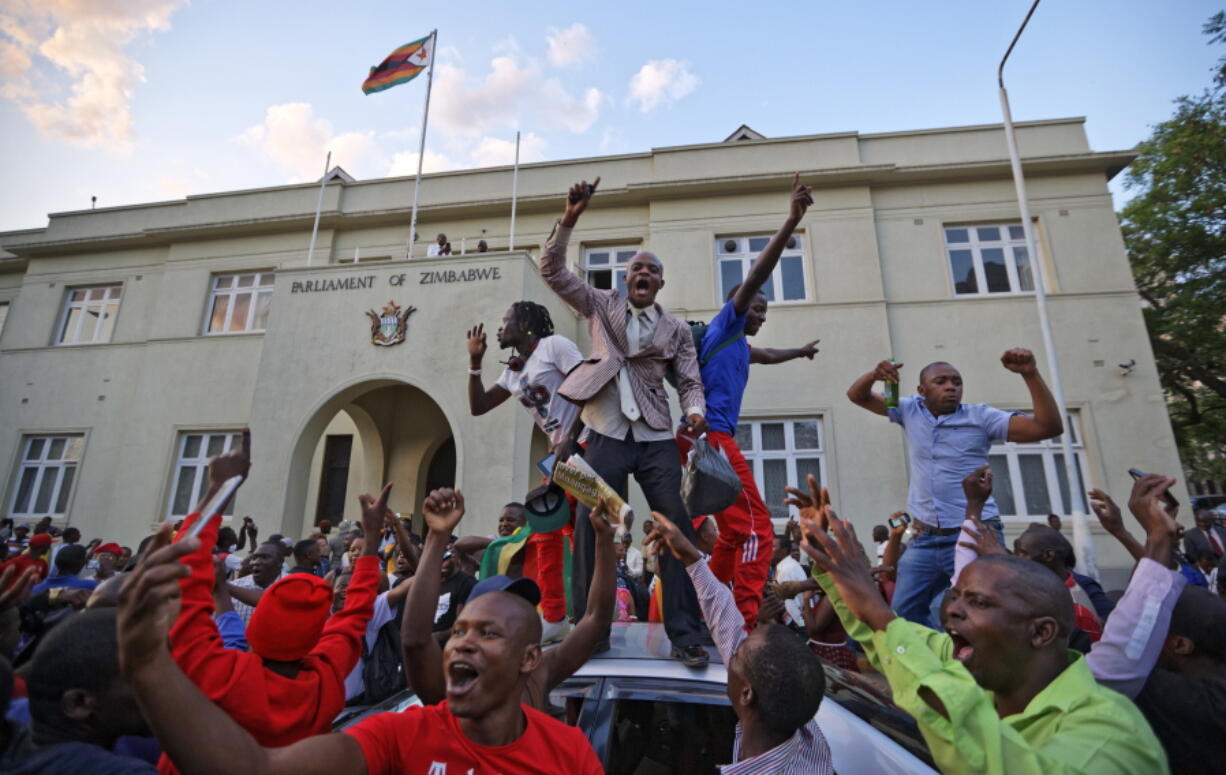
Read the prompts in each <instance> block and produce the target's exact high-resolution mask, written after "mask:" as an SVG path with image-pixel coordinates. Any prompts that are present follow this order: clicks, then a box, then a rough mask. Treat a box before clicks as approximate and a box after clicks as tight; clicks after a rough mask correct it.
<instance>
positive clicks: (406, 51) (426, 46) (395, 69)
mask: <svg viewBox="0 0 1226 775" xmlns="http://www.w3.org/2000/svg"><path fill="white" fill-rule="evenodd" d="M433 57H434V33H431V34H429V35H427V36H426V37H424V38H422V39H421V40H415V41H413V42H412V43H405V44H404V45H403V46H401V47H400V48H398V49H396V50H395V51H393V52H392V53H390V54H388V55H387V59H384V60H383V61H382V62H381V63H380V64H379V66H378V67H372V68H370V75H368V76H366V80H365V81H364V82H363V83H362V91H363V92H364V93H366V94H373V93H374V92H377V91H383V90H384V89H390V88H392V87H393V86H396V85H398V84H402V83H407V82H408V81H411V80H413V79H414V78H416V77H417V76H418V74H420V73H421V71H422V70H425V69H426V68H427V67H429V66H430V61H431V59H432V58H433Z"/></svg>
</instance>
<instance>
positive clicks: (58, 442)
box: [47, 436, 64, 460]
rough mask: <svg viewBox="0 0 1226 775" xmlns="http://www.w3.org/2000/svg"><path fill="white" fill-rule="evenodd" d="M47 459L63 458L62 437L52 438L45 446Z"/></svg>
mask: <svg viewBox="0 0 1226 775" xmlns="http://www.w3.org/2000/svg"><path fill="white" fill-rule="evenodd" d="M47 459H48V460H63V459H64V438H63V437H62V436H61V437H59V438H54V439H52V440H51V444H50V446H48V447H47Z"/></svg>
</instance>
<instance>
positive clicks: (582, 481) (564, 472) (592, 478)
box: [553, 455, 634, 525]
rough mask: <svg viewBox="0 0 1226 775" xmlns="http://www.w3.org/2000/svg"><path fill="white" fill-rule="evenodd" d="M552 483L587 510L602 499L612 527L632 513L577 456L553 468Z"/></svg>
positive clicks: (615, 492) (620, 498)
mask: <svg viewBox="0 0 1226 775" xmlns="http://www.w3.org/2000/svg"><path fill="white" fill-rule="evenodd" d="M553 481H554V482H555V483H557V485H558V486H559V487H561V488H562V489H563V490H566V491H567V492H568V493H570V494H571V495H573V496H575V500H577V501H579V502H580V503H582V504H583V505H584V506H587V507H588V508H589V509H594V508H596V507H597V506H598V505H599V504H600V499H601V498H603V499H604V500H605V502H606V503H608V504H609V511H610V514H609V520H610V522H612V523H613V524H614V525H620V524H622V523H623V522H624V521H625V519H626V517H628V516H629V515H631V514H633V513H634V512H633V511H632V510H631V508H630V506H628V505H627V504H626V502H625V501H624V500H622V497H621V496H620V495H618V494H617V491H616V490H614V489H613V488H612V487H610V486H609V484H608V482H606V481H605V480H604V479H601V478H600V476H599V475H597V473H596V472H595V471H593V470H592V467H591V466H590V465H588V464H587V463H586V462H584V460H583V458H581V457H579V456H578V455H572V456H571V457H570V458H569V459H567V460H565V461H563V462H561V463H558V464H557V465H556V466H554V469H553Z"/></svg>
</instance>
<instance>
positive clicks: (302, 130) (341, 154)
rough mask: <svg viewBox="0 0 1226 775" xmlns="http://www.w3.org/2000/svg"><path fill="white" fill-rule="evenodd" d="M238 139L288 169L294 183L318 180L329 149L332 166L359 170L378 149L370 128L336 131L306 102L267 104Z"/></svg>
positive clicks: (370, 160) (369, 164) (369, 160)
mask: <svg viewBox="0 0 1226 775" xmlns="http://www.w3.org/2000/svg"><path fill="white" fill-rule="evenodd" d="M237 140H238V142H239V143H240V144H242V145H245V146H247V147H248V148H252V149H254V150H257V151H259V152H260V153H262V154H263V155H265V156H267V157H268V158H269V159H271V160H272V161H273V162H274V163H276V164H277V165H278V166H280V167H281V168H283V169H285V170H286V171H288V172H290V173H291V174H292V176H293V177H292V178H291V182H295V183H300V182H303V181H307V180H318V179H319V176H320V175H321V174H323V161H324V158H325V156H326V154H327V152H328V151H332V165H333V166H336V165H340V166H342V167H345V168H346V169H347V170H348V171H349V172H350V173H351V174H360V173H358V172H357V170H361V169H363V168H366V167H369V166H371V162H372V161H374V158H373V157H374V156H375V155H376V153H377V149H378V145H377V143H376V140H375V133H374V132H373V131H369V130H367V131H361V132H345V133H343V134H336V132H335V131H334V130H333V128H332V124H331V122H329V121H327V120H325V119H322V118H317V117H316V116H315V111H314V109H313V108H312V107H311V106H310V104H308V103H306V102H287V103H284V104H281V105H272V106H270V107H269V108H268V110H267V111H265V113H264V120H263V121H262V122H260V123H259V124H255V125H254V126H250V127H247V128H246V129H245V130H243V131H242V133H241V134H239V136H238V138H237Z"/></svg>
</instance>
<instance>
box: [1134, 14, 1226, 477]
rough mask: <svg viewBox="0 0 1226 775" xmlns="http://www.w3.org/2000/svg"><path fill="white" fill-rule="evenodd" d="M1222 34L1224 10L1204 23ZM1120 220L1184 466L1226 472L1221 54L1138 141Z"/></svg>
mask: <svg viewBox="0 0 1226 775" xmlns="http://www.w3.org/2000/svg"><path fill="white" fill-rule="evenodd" d="M1205 34H1206V35H1208V36H1209V38H1210V43H1211V44H1219V43H1223V42H1226V13H1223V12H1219V13H1217V14H1216V15H1214V16H1213V17H1212V18H1211V19H1210V20H1209V22H1208V23H1206V24H1205ZM1137 152H1138V153H1139V156H1138V157H1137V160H1136V161H1134V162H1133V163H1132V166H1131V167H1130V168H1129V171H1128V175H1127V177H1126V178H1125V185H1126V186H1127V187H1128V188H1130V189H1134V190H1137V191H1138V194H1137V195H1136V196H1135V197H1134V198H1133V199H1132V201H1130V202H1129V203H1128V205H1127V206H1125V207H1124V209H1123V210H1122V211H1121V212H1120V225H1121V228H1122V229H1123V233H1124V241H1125V244H1126V245H1127V248H1128V259H1129V261H1130V262H1131V264H1132V273H1133V277H1134V278H1135V281H1136V285H1137V290H1138V291H1139V292H1140V294H1141V298H1142V299H1144V300H1145V309H1144V314H1145V323H1146V325H1147V326H1148V328H1149V337H1150V343H1151V344H1152V346H1153V350H1154V356H1155V358H1156V360H1157V364H1158V372H1159V375H1160V377H1161V380H1162V387H1163V389H1164V390H1165V391H1166V395H1167V399H1168V404H1169V410H1170V415H1171V423H1172V425H1173V426H1174V429H1175V436H1176V439H1177V441H1178V443H1179V451H1180V454H1181V456H1182V458H1183V462H1184V465H1185V466H1186V467H1187V470H1188V472H1189V474H1190V475H1191V476H1193V477H1194V478H1198V479H1199V478H1204V479H1208V478H1213V479H1226V451H1224V450H1226V325H1224V322H1226V228H1224V227H1226V57H1223V58H1222V59H1220V60H1219V62H1218V66H1217V67H1216V68H1215V70H1214V85H1213V87H1211V88H1210V89H1208V90H1206V91H1205V92H1204V93H1203V94H1201V95H1199V96H1196V97H1188V96H1185V97H1180V98H1179V99H1177V100H1175V114H1174V115H1173V116H1172V117H1171V118H1170V119H1168V120H1167V121H1164V122H1163V123H1161V124H1158V125H1157V126H1156V127H1154V132H1153V134H1152V135H1151V136H1150V137H1149V139H1147V140H1145V141H1144V142H1142V143H1141V144H1140V145H1139V146H1138V147H1137Z"/></svg>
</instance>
